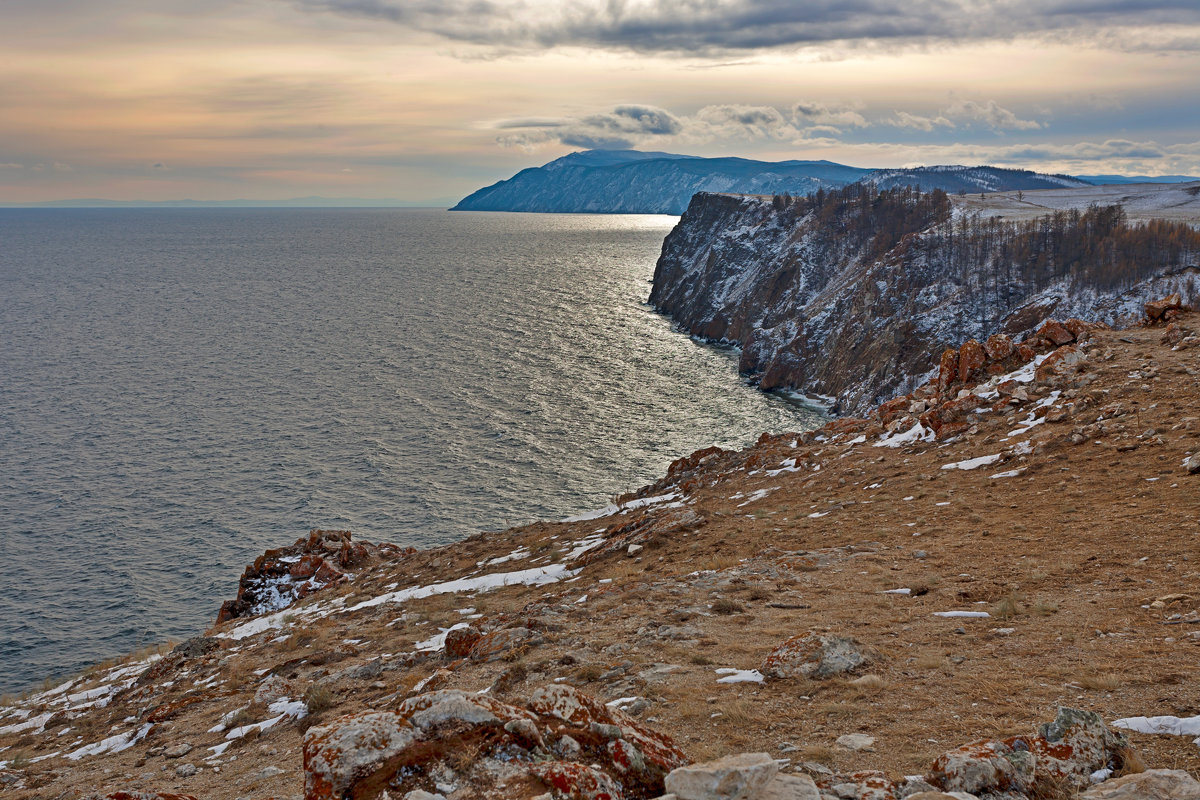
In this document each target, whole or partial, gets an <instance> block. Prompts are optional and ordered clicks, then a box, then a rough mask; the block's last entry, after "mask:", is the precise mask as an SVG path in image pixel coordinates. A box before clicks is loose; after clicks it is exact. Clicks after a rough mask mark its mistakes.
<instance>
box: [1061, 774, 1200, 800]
mask: <svg viewBox="0 0 1200 800" xmlns="http://www.w3.org/2000/svg"><path fill="white" fill-rule="evenodd" d="M1079 800H1200V781H1197V780H1196V779H1195V778H1193V777H1192V776H1191V775H1189V774H1187V773H1186V772H1184V771H1183V770H1181V769H1150V770H1146V771H1145V772H1139V773H1137V774H1135V775H1126V776H1124V777H1122V778H1112V779H1110V780H1107V781H1105V782H1104V783H1101V784H1099V785H1097V786H1094V787H1092V788H1091V789H1088V790H1087V791H1086V792H1084V793H1083V794H1082V795H1080V796H1079Z"/></svg>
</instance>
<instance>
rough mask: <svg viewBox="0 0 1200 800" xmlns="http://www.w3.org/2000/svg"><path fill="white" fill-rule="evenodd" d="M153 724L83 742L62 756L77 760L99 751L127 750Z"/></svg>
mask: <svg viewBox="0 0 1200 800" xmlns="http://www.w3.org/2000/svg"><path fill="white" fill-rule="evenodd" d="M153 727H154V724H153V723H151V722H147V723H146V724H145V725H143V726H142V727H140V728H138V729H137V730H136V731H128V732H127V733H118V734H117V735H116V736H109V737H108V738H107V739H101V740H100V741H98V742H94V743H92V744H85V745H84V746H83V747H81V748H79V749H78V750H73V751H72V752H70V753H67V754H66V755H65V756H63V758H68V759H70V760H71V761H78V760H79V759H81V758H87V757H88V756H98V755H100V754H101V753H120V752H121V751H122V750H128V749H129V748H131V747H133V746H134V745H135V744H137V743H138V742H140V741H141V740H142V739H145V738H146V734H147V733H149V732H150V729H151V728H153Z"/></svg>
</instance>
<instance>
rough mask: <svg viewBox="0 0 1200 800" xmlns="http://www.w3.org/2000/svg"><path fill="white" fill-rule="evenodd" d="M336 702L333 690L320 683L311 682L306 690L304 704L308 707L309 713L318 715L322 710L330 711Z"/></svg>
mask: <svg viewBox="0 0 1200 800" xmlns="http://www.w3.org/2000/svg"><path fill="white" fill-rule="evenodd" d="M334 703H335V698H334V696H333V692H331V691H329V689H328V687H325V686H322V685H321V684H319V683H312V684H309V686H308V688H307V689H305V690H304V706H305V708H307V709H308V713H309V714H313V715H317V714H320V713H321V712H322V711H328V710H329V709H331V708H333V706H334Z"/></svg>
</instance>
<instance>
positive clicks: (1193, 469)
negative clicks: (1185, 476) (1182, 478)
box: [1183, 453, 1200, 475]
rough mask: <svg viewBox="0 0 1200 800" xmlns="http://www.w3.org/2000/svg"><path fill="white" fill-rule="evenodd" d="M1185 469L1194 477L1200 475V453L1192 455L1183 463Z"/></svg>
mask: <svg viewBox="0 0 1200 800" xmlns="http://www.w3.org/2000/svg"><path fill="white" fill-rule="evenodd" d="M1183 468H1184V469H1186V470H1187V471H1188V472H1189V473H1190V474H1192V475H1195V474H1197V473H1200V453H1192V455H1191V456H1189V457H1188V458H1187V459H1186V460H1185V461H1184V462H1183Z"/></svg>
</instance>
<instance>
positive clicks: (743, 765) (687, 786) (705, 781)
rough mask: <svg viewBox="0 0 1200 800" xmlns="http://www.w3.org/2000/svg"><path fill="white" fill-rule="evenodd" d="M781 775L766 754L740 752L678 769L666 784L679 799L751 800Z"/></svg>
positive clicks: (777, 766)
mask: <svg viewBox="0 0 1200 800" xmlns="http://www.w3.org/2000/svg"><path fill="white" fill-rule="evenodd" d="M778 772H779V765H778V764H777V763H775V759H773V758H771V756H770V755H769V754H767V753H739V754H738V755H733V756H725V757H724V758H718V759H717V760H716V761H707V762H705V763H703V764H692V765H690V766H686V767H679V768H678V769H676V770H672V771H671V774H669V775H667V779H666V782H665V783H666V789H667V791H668V792H669V793H671V794H674V795H676V796H677V797H678V798H679V800H750V799H751V798H758V797H759V796H760V794H761V793H762V791H763V790H764V789H765V788H766V787H767V784H769V783H770V782H771V779H772V778H774V777H775V775H776V773H778Z"/></svg>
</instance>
